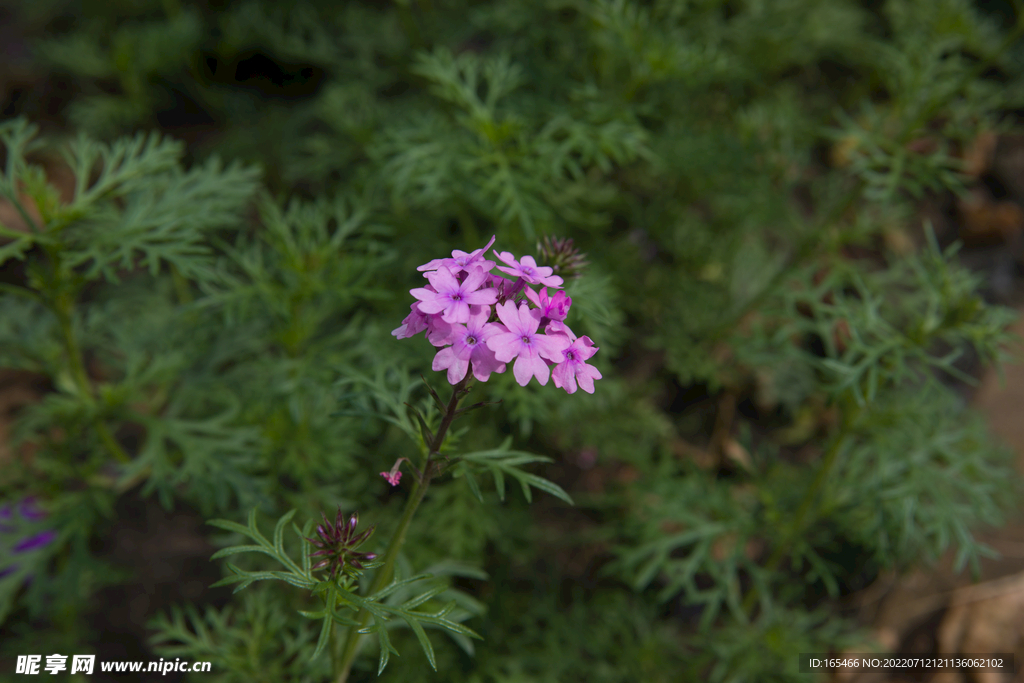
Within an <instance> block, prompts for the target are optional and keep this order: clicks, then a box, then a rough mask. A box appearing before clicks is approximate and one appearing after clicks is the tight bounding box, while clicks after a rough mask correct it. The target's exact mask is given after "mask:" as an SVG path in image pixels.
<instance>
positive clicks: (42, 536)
mask: <svg viewBox="0 0 1024 683" xmlns="http://www.w3.org/2000/svg"><path fill="white" fill-rule="evenodd" d="M14 508H15V506H14V505H12V504H11V503H8V504H6V505H4V506H3V507H0V535H3V536H7V535H9V534H12V533H13V532H15V530H16V528H17V527H16V526H14V522H15V520H14ZM17 513H18V516H19V517H20V518H21V519H22V520H27V521H30V522H38V521H40V520H43V519H45V518H46V513H45V512H44V511H42V510H40V509H39V508H38V506H37V505H36V501H35V498H33V497H32V496H28V497H26V498H23V499H22V500H21V502H20V503H19V504H18V505H17ZM56 538H57V532H56V531H54V530H52V529H46V530H44V531H40V532H38V533H35V534H31V535H29V536H25V537H23V538H20V539H17V540H15V539H11V540H14V543H13V545H11V546H10V549H11V552H12V554H21V553H28V552H32V551H33V550H39V549H40V548H44V547H46V546H48V545H49V544H50V543H53V541H54V540H55V539H56ZM4 540H7V539H4ZM3 545H7V543H3ZM17 568H18V565H16V564H11V565H9V566H7V567H4V568H2V569H0V578H3V577H4V576H7V575H8V574H12V573H14V571H15V570H16V569H17Z"/></svg>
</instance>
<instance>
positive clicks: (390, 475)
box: [352, 458, 415, 530]
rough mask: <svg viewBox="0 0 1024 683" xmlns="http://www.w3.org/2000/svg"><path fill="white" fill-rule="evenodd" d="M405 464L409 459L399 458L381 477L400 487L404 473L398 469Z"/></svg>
mask: <svg viewBox="0 0 1024 683" xmlns="http://www.w3.org/2000/svg"><path fill="white" fill-rule="evenodd" d="M403 462H409V458H399V459H398V460H396V461H395V464H394V465H392V466H391V471H389V472H381V473H380V476H382V477H384V479H386V480H387V482H388V483H389V484H391V485H392V486H398V482H400V481H402V472H401V470H399V469H398V468H399V467H401V466H402V463H403ZM410 466H411V465H410ZM413 469H415V468H413ZM352 529H353V530H355V525H354V524H353V525H352Z"/></svg>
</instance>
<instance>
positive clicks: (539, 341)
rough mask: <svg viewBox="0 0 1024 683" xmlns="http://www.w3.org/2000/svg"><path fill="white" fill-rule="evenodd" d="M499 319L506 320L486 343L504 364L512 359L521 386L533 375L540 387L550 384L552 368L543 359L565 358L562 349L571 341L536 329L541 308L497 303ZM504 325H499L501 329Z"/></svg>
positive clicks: (513, 369) (556, 359)
mask: <svg viewBox="0 0 1024 683" xmlns="http://www.w3.org/2000/svg"><path fill="white" fill-rule="evenodd" d="M495 309H496V310H497V312H498V318H499V319H500V320H501V322H502V323H504V326H503V329H504V330H505V331H499V333H498V334H495V335H493V336H491V337H489V338H488V339H487V346H488V347H489V348H490V349H491V350H492V351H494V356H495V358H497V359H498V360H499V361H501V362H502V363H507V362H509V361H511V360H512V359H513V358H515V359H516V364H515V365H514V366H513V368H512V374H514V375H515V378H516V381H517V382H519V386H523V387H525V386H526V385H527V383H528V382H529V381H530V378H531V377H536V378H537V381H538V382H540V385H541V386H544V385H545V384H547V383H548V376H549V373H550V370H549V369H548V366H547V363H545V362H544V361H543V360H541V358H542V357H543V358H547V359H548V360H550V361H553V362H555V363H558V362H560V361H562V360H563V357H562V350H563V349H565V348H567V347H568V346H569V340H568V339H567V338H566V337H564V336H562V335H558V336H551V337H549V336H545V335H542V334H539V333H538V332H537V328H538V327H540V311H537V310H535V309H531V308H530V307H529V306H527V305H526V304H522V305H521V306H520V307H519V309H518V310H517V309H516V305H515V303H514V302H511V301H508V302H506V303H503V304H498V305H497V306H495ZM501 329H502V328H499V330H501Z"/></svg>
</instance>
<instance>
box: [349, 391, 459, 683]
mask: <svg viewBox="0 0 1024 683" xmlns="http://www.w3.org/2000/svg"><path fill="white" fill-rule="evenodd" d="M471 379H472V374H467V375H466V376H465V377H463V378H462V380H461V381H460V382H459V383H458V384H456V385H455V387H454V388H453V389H452V396H451V398H450V399H449V400H448V404H447V405H446V406H445V411H444V414H443V415H442V417H441V424H440V425H439V426H438V428H437V431H436V432H435V433H434V435H433V439H431V441H430V443H429V444H428V447H427V456H426V462H425V463H424V466H423V467H422V468H421V469H420V470H419V472H417V473H416V477H415V479H416V483H415V484H413V488H412V493H411V494H410V495H409V499H408V500H407V501H406V503H405V510H404V511H403V512H402V517H401V519H399V520H398V526H397V527H396V528H395V531H394V533H393V534H392V535H391V540H390V541H389V542H388V547H387V550H385V551H384V557H383V559H382V562H383V565H382V566H381V567H380V569H378V570H377V574H376V576H374V579H373V583H372V584H371V585H370V591H369V595H373V594H375V593H378V592H379V591H381V590H383V589H384V588H385V587H386V586H387V585H388V584H389V583H390V582H391V579H392V576H393V575H394V569H395V560H396V559H397V558H398V553H399V551H400V550H401V549H402V543H404V542H405V535H406V533H407V532H408V531H409V525H410V524H412V518H413V517H414V516H415V515H416V510H417V509H418V508H419V506H420V503H422V502H423V497H424V496H425V495H426V493H427V488H429V486H430V480H431V478H432V477H433V476H434V474H435V473H436V470H437V468H433V467H431V466H430V465H431V464H432V463H433V461H434V460H435V456H437V455H439V454H440V452H441V446H442V445H443V444H444V439H445V436H446V435H447V434H448V429H449V428H450V427H451V426H452V422H454V421H455V418H456V417H458V416H459V413H460V411H459V410H458V407H459V401H460V400H461V399H462V397H463V396H465V395H466V394H467V393H468V392H469V389H468V386H469V383H470V381H471ZM369 621H370V613H369V612H367V611H366V610H360V611H359V613H358V614H357V615H356V624H357V625H356V626H350V627H349V628H348V631H347V632H346V634H345V637H344V639H343V640H340V641H339V642H338V645H339V647H340V648H341V653H340V655H338V657H336V659H335V661H336V663H337V664H336V676H335V681H336V683H345V682H346V681H347V680H348V676H349V673H350V672H351V671H352V664H353V662H355V659H356V655H357V654H359V647H360V645H361V644H362V641H363V634H361V633H359V631H361V630H362V629H364V628H366V626H367V625H368V624H369Z"/></svg>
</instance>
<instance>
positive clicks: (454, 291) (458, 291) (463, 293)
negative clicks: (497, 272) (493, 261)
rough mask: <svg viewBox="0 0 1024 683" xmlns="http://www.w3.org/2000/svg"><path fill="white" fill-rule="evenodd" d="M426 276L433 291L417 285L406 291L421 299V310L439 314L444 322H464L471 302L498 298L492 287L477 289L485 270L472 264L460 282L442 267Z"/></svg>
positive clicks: (483, 277)
mask: <svg viewBox="0 0 1024 683" xmlns="http://www.w3.org/2000/svg"><path fill="white" fill-rule="evenodd" d="M427 279H428V280H429V281H430V285H431V287H432V288H433V289H434V290H436V291H431V290H430V289H428V288H426V287H420V288H418V289H411V290H409V293H410V294H412V295H413V296H414V297H416V298H417V299H419V300H420V306H419V308H420V311H421V312H422V313H427V314H433V313H441V314H442V315H441V319H442V320H444V321H445V322H446V323H466V322H468V321H469V306H470V305H471V304H474V305H479V304H493V303H494V302H495V301H497V299H498V295H497V293H496V292H495V291H494V289H491V288H489V289H480V285H482V284H483V282H484V280H486V279H487V271H485V270H484V269H483V268H480V267H478V266H472V267H471V268H470V271H469V274H468V275H467V276H466V279H465V280H463V281H462V282H459V281H458V280H457V279H455V276H454V275H452V274H451V272H450V271H448V270H445V269H443V268H442V269H441V270H435V271H434V272H432V273H427Z"/></svg>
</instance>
